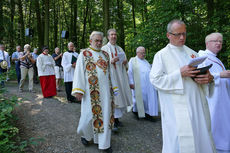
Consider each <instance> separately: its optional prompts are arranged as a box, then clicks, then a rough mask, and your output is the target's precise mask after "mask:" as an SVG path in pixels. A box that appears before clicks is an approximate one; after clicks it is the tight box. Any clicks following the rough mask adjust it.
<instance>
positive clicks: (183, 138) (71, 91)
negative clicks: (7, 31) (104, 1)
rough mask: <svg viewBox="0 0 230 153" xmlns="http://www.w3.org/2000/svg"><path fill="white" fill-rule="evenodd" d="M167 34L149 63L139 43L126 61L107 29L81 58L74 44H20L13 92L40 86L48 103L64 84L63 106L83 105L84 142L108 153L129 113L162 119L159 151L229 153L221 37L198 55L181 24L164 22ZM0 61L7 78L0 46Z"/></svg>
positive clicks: (228, 88)
mask: <svg viewBox="0 0 230 153" xmlns="http://www.w3.org/2000/svg"><path fill="white" fill-rule="evenodd" d="M166 36H167V38H168V40H169V43H168V44H166V46H165V47H164V48H162V49H161V50H160V51H158V52H157V53H156V54H155V56H154V57H152V58H153V62H152V65H151V64H150V63H149V62H148V61H147V60H146V59H145V57H146V48H145V47H144V46H137V48H136V56H135V57H131V58H130V59H128V58H127V57H126V54H125V52H124V50H123V49H122V48H121V47H120V46H119V45H118V44H117V31H116V29H109V30H108V32H107V38H108V40H109V42H108V43H107V44H105V45H104V46H103V39H105V37H104V34H103V33H102V32H100V31H93V32H92V33H91V34H90V36H89V44H90V45H89V47H88V48H85V49H81V51H80V53H77V52H76V51H75V49H76V48H75V46H74V43H73V42H69V43H68V45H67V48H68V50H67V51H65V52H63V51H62V50H60V48H59V47H56V48H55V49H54V51H53V52H52V51H50V50H49V48H48V47H46V46H45V47H43V48H42V50H41V51H42V52H41V54H40V55H39V54H38V52H39V50H38V48H34V52H33V53H31V52H30V50H31V46H30V45H29V44H26V45H25V46H24V51H21V47H20V46H19V45H18V46H16V51H15V52H14V53H13V54H12V62H13V63H14V64H15V71H16V75H17V83H18V91H19V92H20V93H24V92H26V91H29V92H32V93H35V92H37V91H36V90H34V85H33V84H34V83H38V82H40V86H41V91H42V94H43V97H44V98H53V97H54V96H56V95H58V92H61V91H62V90H61V86H62V84H64V87H65V93H66V101H67V102H69V103H77V105H79V104H80V105H81V106H80V107H81V116H80V119H79V123H78V127H77V133H78V134H79V135H80V136H81V142H82V144H83V145H84V146H88V145H89V143H90V141H93V143H94V144H98V149H99V150H103V151H104V152H108V153H111V152H113V150H112V144H111V143H112V142H111V137H112V133H113V132H116V133H117V132H119V131H121V130H122V127H123V126H126V125H125V124H124V123H123V122H121V121H120V119H121V118H122V116H123V115H124V114H125V113H129V112H132V113H133V114H134V117H136V118H137V119H138V120H140V119H142V118H144V119H147V120H149V121H152V122H157V121H159V118H161V123H162V137H163V147H162V153H216V152H217V153H230V118H229V116H228V115H229V114H228V109H230V70H227V69H226V68H225V66H224V64H223V63H222V62H221V60H220V59H219V58H217V54H218V53H219V52H220V51H221V49H222V43H223V35H222V34H221V33H218V32H215V33H211V34H209V35H207V36H206V38H205V45H206V49H205V50H200V51H199V53H197V52H195V51H194V50H192V49H191V48H189V47H188V46H186V45H185V43H186V36H187V28H186V24H185V23H184V22H183V21H181V20H177V19H174V20H172V21H170V22H169V23H168V25H167V32H166ZM50 52H52V54H51V55H50V54H49V53H50ZM194 61H195V62H194ZM192 62H193V63H192ZM191 63H192V64H191ZM194 63H196V65H193V64H194ZM197 63H198V64H197ZM0 64H1V65H0V75H2V74H5V73H7V71H8V70H9V69H10V67H11V65H10V64H11V63H10V56H9V54H8V52H6V51H5V46H4V45H3V44H0ZM204 69H206V70H204ZM27 75H28V80H29V83H28V84H29V85H28V90H25V89H24V84H25V81H26V77H27ZM37 75H38V77H39V80H38V79H37ZM4 86H5V81H4V80H1V88H3V87H4ZM143 132H144V131H143Z"/></svg>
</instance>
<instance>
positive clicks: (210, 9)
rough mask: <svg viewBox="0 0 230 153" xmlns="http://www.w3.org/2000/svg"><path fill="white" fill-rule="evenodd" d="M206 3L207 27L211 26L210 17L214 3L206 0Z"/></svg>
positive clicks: (211, 0)
mask: <svg viewBox="0 0 230 153" xmlns="http://www.w3.org/2000/svg"><path fill="white" fill-rule="evenodd" d="M206 3H207V8H208V10H207V11H208V15H207V19H208V25H212V23H213V22H212V17H213V14H214V2H213V0H206Z"/></svg>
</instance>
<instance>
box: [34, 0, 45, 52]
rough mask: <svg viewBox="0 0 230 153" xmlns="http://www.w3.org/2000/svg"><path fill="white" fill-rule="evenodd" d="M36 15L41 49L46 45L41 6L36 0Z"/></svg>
mask: <svg viewBox="0 0 230 153" xmlns="http://www.w3.org/2000/svg"><path fill="white" fill-rule="evenodd" d="M34 5H35V13H36V18H37V33H38V47H39V48H41V47H42V46H43V45H44V34H43V24H42V21H41V13H40V5H39V1H38V0H34Z"/></svg>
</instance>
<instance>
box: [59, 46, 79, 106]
mask: <svg viewBox="0 0 230 153" xmlns="http://www.w3.org/2000/svg"><path fill="white" fill-rule="evenodd" d="M77 57H78V53H76V52H74V44H73V43H72V42H69V43H68V51H67V52H65V53H64V54H63V56H62V62H61V65H62V67H63V71H64V82H65V90H66V96H67V100H68V102H77V100H76V98H75V97H74V96H72V95H71V92H72V85H73V76H74V69H75V66H76V61H77Z"/></svg>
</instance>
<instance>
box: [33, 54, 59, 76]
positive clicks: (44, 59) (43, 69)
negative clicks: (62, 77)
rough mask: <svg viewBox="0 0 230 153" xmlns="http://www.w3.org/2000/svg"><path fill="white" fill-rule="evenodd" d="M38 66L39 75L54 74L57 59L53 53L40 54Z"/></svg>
mask: <svg viewBox="0 0 230 153" xmlns="http://www.w3.org/2000/svg"><path fill="white" fill-rule="evenodd" d="M36 66H37V68H38V76H49V75H54V74H55V72H54V66H55V61H54V59H53V57H52V56H51V55H49V54H48V55H44V54H43V53H42V54H40V55H39V56H38V58H37V62H36Z"/></svg>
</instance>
